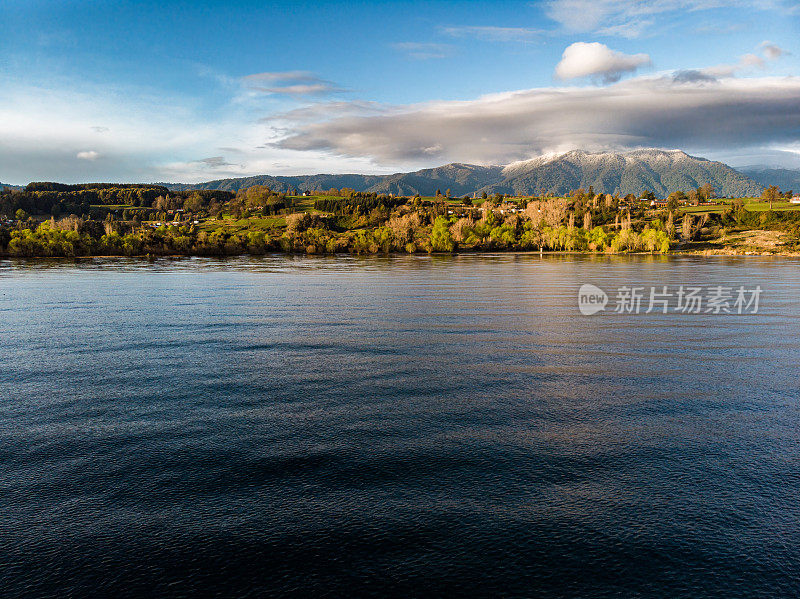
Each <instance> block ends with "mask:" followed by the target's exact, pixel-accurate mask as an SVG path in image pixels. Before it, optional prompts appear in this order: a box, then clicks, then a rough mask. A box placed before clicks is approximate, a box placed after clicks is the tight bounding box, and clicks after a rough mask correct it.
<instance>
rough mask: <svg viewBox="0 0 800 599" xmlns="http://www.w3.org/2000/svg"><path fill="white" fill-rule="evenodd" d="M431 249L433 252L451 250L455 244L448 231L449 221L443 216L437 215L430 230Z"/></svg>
mask: <svg viewBox="0 0 800 599" xmlns="http://www.w3.org/2000/svg"><path fill="white" fill-rule="evenodd" d="M430 240H431V249H432V250H433V251H434V252H452V251H453V250H454V249H455V247H456V244H455V242H454V241H453V236H452V234H451V233H450V221H449V220H447V219H446V218H445V217H444V216H437V217H436V220H435V221H434V222H433V229H432V230H431V236H430Z"/></svg>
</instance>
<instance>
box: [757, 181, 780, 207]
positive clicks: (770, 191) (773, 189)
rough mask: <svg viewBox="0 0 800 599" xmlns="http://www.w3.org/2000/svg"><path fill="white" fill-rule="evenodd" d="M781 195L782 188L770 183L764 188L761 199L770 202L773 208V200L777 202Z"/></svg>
mask: <svg viewBox="0 0 800 599" xmlns="http://www.w3.org/2000/svg"><path fill="white" fill-rule="evenodd" d="M780 197H781V190H780V189H779V188H778V186H777V185H770V186H769V187H767V188H766V189H765V190H764V193H762V194H761V199H763V200H764V201H765V202H769V209H770V210H772V202H776V201H777V200H779V199H780Z"/></svg>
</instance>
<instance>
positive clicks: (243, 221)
mask: <svg viewBox="0 0 800 599" xmlns="http://www.w3.org/2000/svg"><path fill="white" fill-rule="evenodd" d="M285 226H286V220H285V219H284V218H283V217H282V216H251V217H250V218H240V219H238V220H237V219H234V218H231V217H230V216H227V217H225V218H223V219H222V220H217V219H215V218H209V219H207V220H205V221H203V222H201V223H200V224H199V225H197V228H198V229H200V230H201V231H209V232H211V231H216V230H218V229H223V230H224V231H226V232H227V233H239V232H240V231H268V230H270V229H276V228H279V227H285Z"/></svg>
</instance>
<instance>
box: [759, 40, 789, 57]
mask: <svg viewBox="0 0 800 599" xmlns="http://www.w3.org/2000/svg"><path fill="white" fill-rule="evenodd" d="M760 48H761V52H762V53H763V54H764V56H766V57H767V60H777V59H779V58H780V57H781V56H784V55H786V54H789V52H787V51H786V50H784V49H783V48H781V47H780V46H778V45H777V44H773V43H772V42H768V41H764V42H761V46H760Z"/></svg>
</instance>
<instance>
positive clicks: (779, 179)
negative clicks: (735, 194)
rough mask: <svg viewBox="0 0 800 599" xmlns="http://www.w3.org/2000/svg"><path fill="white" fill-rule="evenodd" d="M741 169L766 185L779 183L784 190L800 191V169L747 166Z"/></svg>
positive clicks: (760, 183)
mask: <svg viewBox="0 0 800 599" xmlns="http://www.w3.org/2000/svg"><path fill="white" fill-rule="evenodd" d="M739 171H740V172H742V173H744V174H745V175H747V176H748V177H750V178H751V179H752V180H753V181H755V182H756V183H758V184H759V185H763V186H764V187H768V186H770V185H777V186H778V187H780V188H781V189H782V190H783V191H794V192H795V193H797V192H800V169H790V168H770V167H766V166H746V167H743V168H740V169H739Z"/></svg>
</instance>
